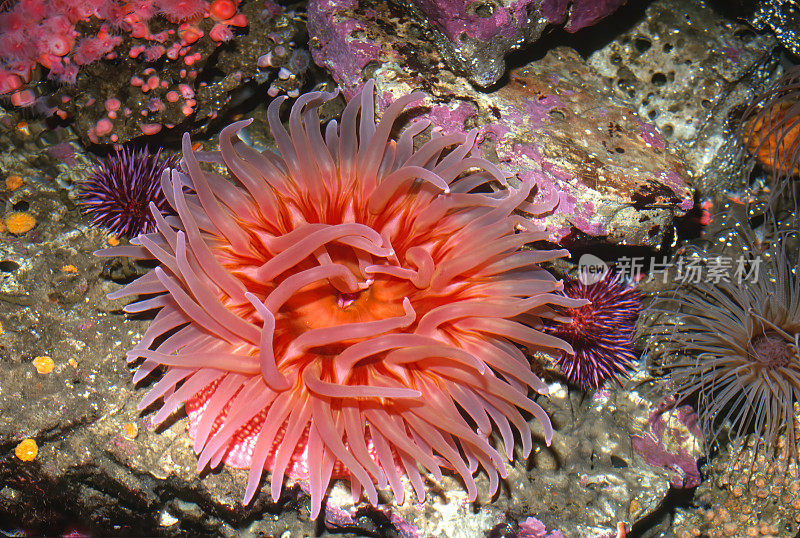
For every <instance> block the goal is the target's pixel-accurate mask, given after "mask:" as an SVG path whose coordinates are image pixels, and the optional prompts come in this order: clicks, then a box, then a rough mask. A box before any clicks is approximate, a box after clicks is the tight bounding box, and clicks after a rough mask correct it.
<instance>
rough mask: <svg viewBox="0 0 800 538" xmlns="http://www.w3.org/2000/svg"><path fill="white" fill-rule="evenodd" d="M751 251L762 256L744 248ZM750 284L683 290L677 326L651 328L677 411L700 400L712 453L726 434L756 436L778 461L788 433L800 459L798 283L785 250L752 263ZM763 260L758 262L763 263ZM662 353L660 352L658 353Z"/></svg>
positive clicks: (708, 285) (794, 453)
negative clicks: (754, 276)
mask: <svg viewBox="0 0 800 538" xmlns="http://www.w3.org/2000/svg"><path fill="white" fill-rule="evenodd" d="M744 248H745V252H747V251H749V252H751V253H757V252H759V251H758V250H757V249H754V248H753V247H752V245H745V247H744ZM752 259H753V260H754V263H758V264H759V265H760V268H759V273H758V275H757V276H758V278H757V279H756V280H755V282H752V281H743V282H736V281H727V282H726V281H721V282H719V283H713V282H699V283H692V284H689V285H688V288H682V289H680V290H679V291H680V293H679V294H676V297H675V298H673V299H670V300H662V301H660V304H659V305H657V308H658V310H660V311H666V312H668V311H669V309H670V302H668V301H675V302H677V312H674V313H673V315H676V318H677V319H675V320H673V321H663V320H662V321H659V322H658V323H657V324H655V325H654V326H653V330H654V331H655V333H657V334H658V336H657V337H656V339H657V340H659V341H660V344H657V345H656V348H655V349H656V355H661V357H662V363H663V365H664V366H665V367H666V368H667V369H668V370H669V371H670V374H671V379H672V382H673V384H674V391H675V395H676V398H675V401H676V404H680V403H682V402H686V401H687V400H690V399H692V400H694V399H696V408H697V413H698V416H699V417H700V425H701V428H702V429H703V433H704V435H705V436H706V442H707V450H710V449H711V448H712V447H713V446H715V445H716V444H718V443H719V442H720V441H722V439H721V435H722V432H723V431H725V427H726V426H727V427H728V432H729V434H728V436H729V439H730V440H731V441H733V442H738V441H740V440H742V439H743V438H744V437H745V436H746V435H748V434H751V433H754V434H755V437H756V439H757V444H758V447H757V448H758V449H763V450H764V452H765V453H766V455H767V457H775V455H776V453H777V451H776V449H777V443H778V437H779V435H781V434H785V435H786V437H787V442H788V445H789V446H790V447H791V452H792V457H794V458H795V459H796V458H797V442H798V440H800V439H799V438H798V431H797V427H796V420H797V417H796V406H797V404H798V402H800V349H798V338H800V282H798V274H797V267H796V264H791V263H790V262H789V260H788V258H787V256H786V253H785V251H784V250H783V249H782V248H781V247H780V246H775V247H773V248H770V249H767V250H765V251H763V252H761V253H760V255H759V257H758V258H756V257H753V258H752ZM759 260H760V262H759ZM659 345H660V346H661V349H659V348H658V346H659Z"/></svg>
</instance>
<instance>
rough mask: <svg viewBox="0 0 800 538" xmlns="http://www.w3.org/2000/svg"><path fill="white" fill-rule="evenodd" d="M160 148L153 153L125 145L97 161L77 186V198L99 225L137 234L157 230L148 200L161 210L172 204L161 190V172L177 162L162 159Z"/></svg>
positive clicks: (128, 234)
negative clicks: (168, 202) (86, 176)
mask: <svg viewBox="0 0 800 538" xmlns="http://www.w3.org/2000/svg"><path fill="white" fill-rule="evenodd" d="M160 157H161V150H158V151H157V152H156V153H151V152H150V151H149V150H147V149H146V148H142V149H140V150H138V151H135V150H132V149H129V148H127V147H123V148H122V150H121V151H120V150H117V152H116V153H115V154H114V155H111V156H109V157H108V158H107V159H105V160H103V161H100V162H98V163H97V164H96V165H95V167H94V168H93V169H92V172H91V175H90V176H89V177H88V178H87V179H86V180H84V181H82V182H81V183H80V185H79V186H78V189H79V190H78V202H79V204H80V205H81V207H82V208H83V211H84V213H86V214H87V215H89V218H91V220H92V223H93V224H95V225H96V226H101V227H103V228H107V229H108V230H109V231H111V232H113V233H115V234H116V235H119V236H125V237H135V236H136V235H138V234H140V233H151V232H153V231H155V229H156V227H155V221H154V220H153V216H152V215H151V213H150V208H149V204H150V202H153V203H154V204H155V205H156V207H157V208H158V210H159V211H162V212H163V211H165V210H167V209H168V208H169V205H168V204H167V199H166V197H165V196H164V193H163V192H162V190H161V174H162V173H163V172H164V170H166V169H167V168H169V167H171V166H175V163H176V160H175V158H169V159H165V160H163V161H162V160H161V159H160Z"/></svg>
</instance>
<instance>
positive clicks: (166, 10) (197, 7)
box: [158, 0, 208, 24]
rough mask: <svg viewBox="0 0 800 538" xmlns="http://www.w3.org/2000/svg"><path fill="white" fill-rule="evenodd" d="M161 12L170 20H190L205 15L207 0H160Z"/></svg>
mask: <svg viewBox="0 0 800 538" xmlns="http://www.w3.org/2000/svg"><path fill="white" fill-rule="evenodd" d="M158 6H159V13H161V14H162V15H164V17H166V18H167V19H168V20H169V21H170V22H174V23H176V24H177V23H180V22H190V21H194V20H197V19H199V18H201V17H202V16H203V14H204V13H205V12H206V10H207V9H208V3H207V2H206V1H205V0H159V1H158Z"/></svg>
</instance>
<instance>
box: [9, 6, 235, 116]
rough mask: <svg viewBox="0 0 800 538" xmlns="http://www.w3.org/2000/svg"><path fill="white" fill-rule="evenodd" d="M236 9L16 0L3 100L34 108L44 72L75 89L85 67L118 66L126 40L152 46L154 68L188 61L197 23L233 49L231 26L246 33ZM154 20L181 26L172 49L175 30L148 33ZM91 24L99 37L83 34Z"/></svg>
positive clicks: (198, 33)
mask: <svg viewBox="0 0 800 538" xmlns="http://www.w3.org/2000/svg"><path fill="white" fill-rule="evenodd" d="M238 4H239V0H213V2H211V3H209V2H207V1H206V0H133V1H129V2H126V1H122V0H18V1H17V2H16V3H14V6H13V7H12V8H11V9H8V10H7V11H5V12H0V96H3V95H5V96H8V97H10V100H11V103H12V104H13V105H15V106H29V105H31V104H33V103H34V101H35V93H34V92H33V90H32V88H31V87H30V85H31V84H32V83H34V82H35V81H36V80H38V72H39V71H40V70H41V69H42V68H44V69H46V70H47V76H48V77H49V78H51V79H54V80H56V81H57V82H59V83H62V84H67V85H70V84H74V83H75V81H76V79H77V77H78V73H79V70H80V68H81V67H82V66H84V65H87V64H90V63H92V62H96V61H98V60H100V59H102V58H109V59H113V58H115V57H116V56H117V54H118V53H119V52H120V51H118V50H116V49H117V47H118V46H119V45H120V44H121V43H122V42H123V35H125V34H129V35H130V36H131V37H133V38H137V39H142V40H145V41H146V42H148V43H150V46H149V47H148V57H149V58H151V61H152V60H154V59H157V58H158V57H160V56H162V55H165V54H166V55H167V56H169V57H170V59H172V60H176V59H178V57H179V54H180V53H181V52H183V54H180V55H185V54H186V50H185V48H186V47H187V46H189V45H191V44H192V43H194V42H196V41H197V40H198V39H200V38H201V37H202V36H203V31H202V30H201V29H200V28H199V27H198V26H197V23H198V22H199V21H200V20H201V19H203V18H205V17H208V18H210V19H211V20H212V21H213V22H214V26H213V27H212V29H211V30H210V32H209V37H211V38H212V39H213V40H215V41H217V42H224V41H228V40H230V39H231V38H232V37H233V33H232V31H231V29H230V27H231V26H246V25H247V18H246V17H245V16H244V15H243V14H242V13H239V12H238ZM0 11H1V10H0ZM156 16H161V17H164V18H165V19H167V20H168V21H170V22H171V23H175V24H180V27H179V28H178V30H179V31H178V36H179V38H180V39H179V41H176V42H174V43H173V44H172V47H171V48H170V49H168V48H166V47H165V46H164V44H165V42H166V41H167V39H168V37H169V35H170V33H175V32H174V30H172V31H171V32H170V31H162V32H157V33H152V32H151V31H150V27H149V26H148V21H149V20H150V19H152V18H153V17H156ZM92 18H94V19H96V21H97V24H93V25H92V26H91V27H94V28H95V29H94V30H92V31H91V32H90V31H83V30H79V29H78V23H81V22H85V21H90V19H92ZM98 27H99V29H98ZM142 48H144V47H142ZM128 53H130V54H138V53H137V52H136V51H135V47H134V49H131V50H130V52H129V51H124V53H123V54H128ZM156 55H157V56H156Z"/></svg>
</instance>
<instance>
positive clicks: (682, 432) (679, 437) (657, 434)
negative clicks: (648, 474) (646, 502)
mask: <svg viewBox="0 0 800 538" xmlns="http://www.w3.org/2000/svg"><path fill="white" fill-rule="evenodd" d="M702 437H703V434H702V432H701V431H700V427H699V425H698V416H697V413H695V412H694V410H693V409H692V407H691V406H689V405H684V406H681V407H678V408H677V409H670V403H669V402H667V403H665V404H663V405H661V406H660V407H659V408H658V409H656V410H654V411H652V412H651V413H650V431H649V432H647V433H645V434H644V435H631V447H632V448H633V450H634V451H636V452H637V453H638V454H639V455H640V456H642V458H644V460H645V461H646V462H647V463H649V464H650V465H653V466H656V467H662V468H664V469H667V470H669V471H671V472H672V473H673V475H672V477H671V478H670V482H671V483H672V485H673V487H676V488H692V487H694V486H697V485H698V484H700V481H701V477H700V471H699V470H698V467H697V454H698V453H699V450H698V447H697V440H698V439H701V438H702Z"/></svg>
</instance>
